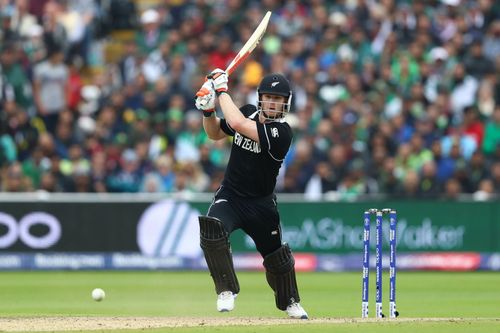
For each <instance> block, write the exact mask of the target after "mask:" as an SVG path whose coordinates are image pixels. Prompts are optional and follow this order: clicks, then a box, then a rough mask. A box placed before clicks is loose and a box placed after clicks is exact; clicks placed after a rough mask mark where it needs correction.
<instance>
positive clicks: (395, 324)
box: [0, 271, 500, 333]
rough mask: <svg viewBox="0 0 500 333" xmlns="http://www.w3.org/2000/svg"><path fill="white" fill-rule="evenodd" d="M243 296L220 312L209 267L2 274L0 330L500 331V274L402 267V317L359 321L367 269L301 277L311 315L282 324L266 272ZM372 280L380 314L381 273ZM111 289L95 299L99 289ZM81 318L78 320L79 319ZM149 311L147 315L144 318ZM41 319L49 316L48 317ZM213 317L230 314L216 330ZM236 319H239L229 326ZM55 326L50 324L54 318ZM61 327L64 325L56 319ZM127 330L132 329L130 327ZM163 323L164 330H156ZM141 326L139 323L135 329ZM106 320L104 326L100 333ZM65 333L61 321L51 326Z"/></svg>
mask: <svg viewBox="0 0 500 333" xmlns="http://www.w3.org/2000/svg"><path fill="white" fill-rule="evenodd" d="M238 276H239V279H240V286H241V293H240V295H239V296H238V298H237V302H236V308H235V310H234V311H233V312H231V313H218V312H217V311H216V310H215V299H216V296H215V293H214V291H213V286H212V282H211V279H210V277H209V275H208V273H207V272H81V271H79V272H70V271H63V272H1V273H0V332H4V331H30V332H34V331H38V330H47V328H46V327H43V326H38V324H37V323H36V322H35V324H33V326H34V327H30V326H29V323H30V320H33V318H32V317H37V318H38V317H42V318H41V319H44V317H50V319H49V322H50V321H54V323H55V322H56V321H58V320H59V321H63V322H64V321H66V322H67V323H66V326H65V328H64V330H66V329H75V328H77V329H78V331H79V332H95V331H91V330H90V328H89V329H86V327H85V326H84V327H83V328H82V327H79V328H78V327H76V326H75V325H76V324H77V322H78V320H77V319H78V318H80V317H82V318H86V319H87V320H88V319H89V317H90V320H94V321H97V322H98V321H99V320H104V318H108V319H109V318H112V319H113V318H114V320H116V319H117V318H116V317H119V318H118V322H119V321H120V320H121V321H122V322H123V323H126V322H127V321H132V322H134V320H135V322H141V321H142V322H148V318H149V320H151V322H154V321H156V320H160V321H161V320H167V319H168V320H176V318H179V320H181V319H183V318H184V319H183V320H184V321H183V323H184V324H182V325H186V323H187V326H193V327H174V328H168V327H164V328H154V327H155V326H154V325H151V328H149V327H147V326H146V327H141V328H136V329H129V330H125V329H123V330H120V329H112V330H106V332H123V333H125V332H127V333H128V332H169V331H175V332H237V333H238V332H273V333H275V332H307V333H312V332H350V333H355V332H375V333H377V332H387V331H396V330H397V331H398V332H426V333H427V332H439V333H441V332H453V333H460V332H488V333H491V332H493V333H495V332H497V333H500V273H494V272H473V273H439V272H428V273H427V272H426V273H422V272H418V273H417V272H400V273H398V276H397V277H398V281H397V305H398V310H399V312H400V314H401V315H400V318H398V319H396V320H390V319H382V320H374V319H370V320H368V321H363V320H360V319H359V317H360V312H361V273H299V274H298V277H297V278H298V282H299V287H300V291H301V297H302V302H301V304H302V305H303V306H304V308H305V309H306V310H307V311H308V313H309V315H310V317H311V319H312V320H310V321H309V322H306V321H300V320H288V319H286V320H281V319H283V318H285V317H286V316H285V314H284V313H283V312H281V311H278V310H277V309H276V308H275V307H274V297H273V295H272V292H271V290H270V288H269V287H268V286H267V283H266V281H265V276H264V273H263V272H255V273H248V272H247V273H242V272H240V273H238ZM370 278H371V280H370V287H371V291H372V294H371V295H370V300H371V301H372V302H371V304H370V310H371V316H373V312H374V309H375V306H374V302H373V300H374V297H375V296H374V293H373V291H374V289H375V288H374V284H373V282H374V275H372V276H371V277H370ZM388 282H389V281H388V276H386V275H385V276H384V312H386V313H387V312H388ZM96 287H100V288H103V289H104V290H105V292H106V299H105V300H104V301H102V302H95V301H93V300H92V298H91V296H90V293H91V291H92V289H93V288H96ZM73 317H78V318H76V319H75V318H73ZM144 317H147V318H144ZM39 319H40V318H39ZM212 320H214V321H218V320H221V321H222V324H221V325H219V326H212ZM231 322H235V323H237V324H238V325H236V326H229V325H230V323H231ZM49 325H50V324H49ZM54 325H55V324H54ZM124 326H125V327H124V328H126V327H129V326H128V325H127V324H124ZM156 327H157V326H156ZM130 328H134V326H130ZM105 329H106V326H105V325H103V326H102V327H101V331H102V330H105ZM52 330H54V331H61V329H59V328H58V326H54V327H53V328H52Z"/></svg>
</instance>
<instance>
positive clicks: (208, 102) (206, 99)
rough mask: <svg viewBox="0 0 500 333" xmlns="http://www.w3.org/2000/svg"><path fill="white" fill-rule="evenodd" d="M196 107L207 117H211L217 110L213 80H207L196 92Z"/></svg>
mask: <svg viewBox="0 0 500 333" xmlns="http://www.w3.org/2000/svg"><path fill="white" fill-rule="evenodd" d="M195 105H196V108H197V109H198V110H201V111H203V115H204V116H205V117H210V116H211V115H212V114H213V112H214V111H215V91H214V88H213V84H212V82H211V80H207V81H205V83H204V84H203V85H202V86H201V88H200V90H198V92H196V101H195Z"/></svg>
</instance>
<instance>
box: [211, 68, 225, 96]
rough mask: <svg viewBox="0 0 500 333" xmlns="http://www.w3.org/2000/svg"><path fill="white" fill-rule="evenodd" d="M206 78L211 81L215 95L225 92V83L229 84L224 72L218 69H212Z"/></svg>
mask: <svg viewBox="0 0 500 333" xmlns="http://www.w3.org/2000/svg"><path fill="white" fill-rule="evenodd" d="M208 78H210V79H212V83H213V87H214V89H215V91H216V92H217V94H220V93H222V92H226V91H227V89H228V87H227V83H228V82H229V78H228V76H227V73H226V72H225V71H223V70H222V69H220V68H217V69H214V70H213V71H212V72H211V73H210V74H209V75H208Z"/></svg>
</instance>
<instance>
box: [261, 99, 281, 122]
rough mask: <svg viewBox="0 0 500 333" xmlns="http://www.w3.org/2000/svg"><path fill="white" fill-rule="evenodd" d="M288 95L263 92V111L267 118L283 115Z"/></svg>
mask: <svg viewBox="0 0 500 333" xmlns="http://www.w3.org/2000/svg"><path fill="white" fill-rule="evenodd" d="M285 103H286V97H284V96H278V95H271V94H262V103H261V107H262V112H263V113H264V116H265V117H266V118H267V119H277V118H281V117H282V116H283V111H285Z"/></svg>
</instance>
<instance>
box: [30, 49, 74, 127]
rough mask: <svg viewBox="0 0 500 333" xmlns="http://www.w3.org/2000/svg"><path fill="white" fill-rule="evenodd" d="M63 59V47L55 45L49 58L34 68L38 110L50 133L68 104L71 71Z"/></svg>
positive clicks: (34, 95)
mask: <svg viewBox="0 0 500 333" xmlns="http://www.w3.org/2000/svg"><path fill="white" fill-rule="evenodd" d="M63 60H64V53H63V52H62V49H60V48H59V47H56V46H54V47H53V48H52V49H49V50H48V59H47V60H46V61H44V62H42V63H40V64H38V65H36V66H35V69H34V79H33V98H34V101H35V105H36V109H37V112H38V114H39V115H40V117H41V118H42V119H43V121H44V123H45V127H46V129H47V130H48V131H49V132H50V133H54V131H55V128H56V125H57V122H58V119H59V114H60V113H61V112H62V111H64V109H65V108H66V106H67V99H66V89H67V83H68V76H69V73H68V67H67V66H66V65H65V64H64V62H63Z"/></svg>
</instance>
